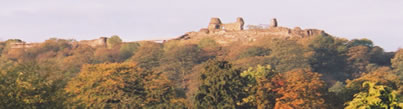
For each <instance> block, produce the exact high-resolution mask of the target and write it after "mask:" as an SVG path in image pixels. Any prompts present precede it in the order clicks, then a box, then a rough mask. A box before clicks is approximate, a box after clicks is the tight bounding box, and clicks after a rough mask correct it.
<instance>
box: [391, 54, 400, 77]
mask: <svg viewBox="0 0 403 109" xmlns="http://www.w3.org/2000/svg"><path fill="white" fill-rule="evenodd" d="M391 61H392V68H393V69H394V70H395V71H396V72H398V75H399V76H400V79H403V49H399V50H398V51H397V52H396V54H395V56H394V57H393V59H392V60H391Z"/></svg>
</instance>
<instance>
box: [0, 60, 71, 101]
mask: <svg viewBox="0 0 403 109" xmlns="http://www.w3.org/2000/svg"><path fill="white" fill-rule="evenodd" d="M49 76H50V75H48V74H44V73H43V72H41V68H40V67H39V66H37V65H35V64H34V63H31V64H20V65H17V66H15V67H13V68H11V69H9V70H5V71H2V74H1V75H0V83H1V84H0V108H63V104H62V103H63V101H64V98H63V96H59V95H60V93H61V92H59V90H58V89H59V88H60V87H58V86H59V84H60V80H51V79H49Z"/></svg>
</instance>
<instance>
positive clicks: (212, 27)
mask: <svg viewBox="0 0 403 109" xmlns="http://www.w3.org/2000/svg"><path fill="white" fill-rule="evenodd" d="M244 24H245V22H244V21H243V18H242V17H238V18H237V20H236V22H234V23H227V24H223V23H221V20H220V19H219V18H215V17H214V18H211V20H210V23H209V25H208V27H207V29H208V30H209V31H210V32H214V31H216V30H229V31H238V30H243V26H244Z"/></svg>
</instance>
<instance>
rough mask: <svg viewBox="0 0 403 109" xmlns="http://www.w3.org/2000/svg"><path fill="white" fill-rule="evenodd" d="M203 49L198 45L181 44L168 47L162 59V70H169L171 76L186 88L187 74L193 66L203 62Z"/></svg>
mask: <svg viewBox="0 0 403 109" xmlns="http://www.w3.org/2000/svg"><path fill="white" fill-rule="evenodd" d="M200 52H201V50H200V49H199V48H198V47H197V46H196V45H179V46H175V47H172V48H171V49H167V50H166V51H165V52H164V55H163V58H162V59H161V69H162V71H165V72H168V75H169V78H170V79H171V80H174V81H175V82H176V84H177V85H180V86H181V88H183V89H186V86H185V76H186V75H187V74H190V73H191V70H192V68H193V67H194V66H195V65H197V64H200V63H201V62H202V60H201V57H200Z"/></svg>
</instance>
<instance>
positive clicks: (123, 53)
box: [119, 43, 140, 60]
mask: <svg viewBox="0 0 403 109" xmlns="http://www.w3.org/2000/svg"><path fill="white" fill-rule="evenodd" d="M139 46H140V44H139V43H125V44H123V45H122V47H120V49H119V57H120V60H126V59H128V58H130V57H132V56H133V54H134V53H135V52H136V51H137V49H138V48H139Z"/></svg>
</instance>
